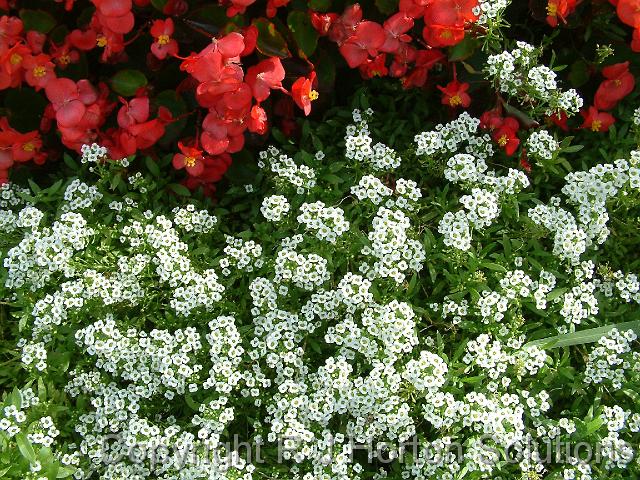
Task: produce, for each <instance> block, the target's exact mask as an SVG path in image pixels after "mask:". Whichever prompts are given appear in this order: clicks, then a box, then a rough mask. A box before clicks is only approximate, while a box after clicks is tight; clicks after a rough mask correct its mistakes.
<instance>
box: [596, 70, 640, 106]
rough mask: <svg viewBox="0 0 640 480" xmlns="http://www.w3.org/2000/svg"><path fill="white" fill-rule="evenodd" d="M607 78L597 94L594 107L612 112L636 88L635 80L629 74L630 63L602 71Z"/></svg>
mask: <svg viewBox="0 0 640 480" xmlns="http://www.w3.org/2000/svg"><path fill="white" fill-rule="evenodd" d="M602 75H603V76H604V77H605V78H606V80H605V81H603V82H602V83H601V84H600V86H599V87H598V90H597V92H596V95H595V98H594V103H593V104H594V106H595V107H596V108H597V109H598V110H611V109H612V108H614V107H615V106H616V105H617V104H618V102H619V101H620V100H622V99H623V98H624V97H626V96H627V95H629V94H630V93H631V92H632V91H633V89H634V87H635V79H634V77H633V75H632V74H631V73H630V72H629V62H623V63H616V64H615V65H609V66H608V67H605V68H603V69H602Z"/></svg>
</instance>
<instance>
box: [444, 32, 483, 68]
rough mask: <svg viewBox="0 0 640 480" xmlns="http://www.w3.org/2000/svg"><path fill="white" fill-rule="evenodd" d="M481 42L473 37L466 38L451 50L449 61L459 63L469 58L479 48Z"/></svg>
mask: <svg viewBox="0 0 640 480" xmlns="http://www.w3.org/2000/svg"><path fill="white" fill-rule="evenodd" d="M478 45H479V42H478V40H476V39H475V38H473V37H469V36H466V37H465V38H464V40H462V41H461V42H460V43H458V44H456V45H455V46H453V47H451V48H450V49H449V61H450V62H459V61H461V60H466V59H467V58H469V57H470V56H471V55H473V53H474V52H475V51H476V48H478Z"/></svg>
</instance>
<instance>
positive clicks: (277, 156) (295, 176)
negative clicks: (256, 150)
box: [258, 146, 316, 195]
mask: <svg viewBox="0 0 640 480" xmlns="http://www.w3.org/2000/svg"><path fill="white" fill-rule="evenodd" d="M258 166H259V167H260V168H266V167H268V168H269V170H270V171H271V172H272V173H274V174H275V175H276V179H278V181H279V182H280V183H281V184H286V185H289V186H293V187H295V191H296V193H297V194H299V195H302V194H303V193H305V192H307V191H309V190H310V189H312V188H313V187H315V185H316V172H315V170H314V169H313V168H311V167H309V166H307V165H298V164H297V163H296V162H295V161H294V160H293V159H292V158H290V157H288V156H287V155H286V154H284V153H281V152H280V150H278V149H277V148H276V147H273V146H271V147H269V148H268V149H267V150H263V151H262V152H260V160H259V161H258Z"/></svg>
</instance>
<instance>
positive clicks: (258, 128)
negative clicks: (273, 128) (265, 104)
mask: <svg viewBox="0 0 640 480" xmlns="http://www.w3.org/2000/svg"><path fill="white" fill-rule="evenodd" d="M247 125H248V128H249V131H250V132H254V133H257V134H259V135H264V134H265V133H267V125H268V123H267V112H265V111H264V108H262V107H261V106H259V105H254V106H253V107H252V108H251V112H250V113H249V118H248V120H247Z"/></svg>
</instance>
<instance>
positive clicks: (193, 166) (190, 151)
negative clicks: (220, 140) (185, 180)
mask: <svg viewBox="0 0 640 480" xmlns="http://www.w3.org/2000/svg"><path fill="white" fill-rule="evenodd" d="M178 148H179V149H180V153H176V154H175V155H174V156H173V166H174V168H175V169H177V170H180V169H182V168H184V169H185V170H186V171H187V173H188V174H189V175H192V176H194V177H197V176H198V175H200V174H201V173H202V172H203V171H204V156H203V154H202V150H200V149H199V148H196V147H190V146H187V145H185V144H183V143H182V142H178Z"/></svg>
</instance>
